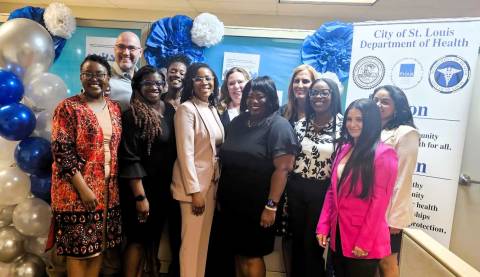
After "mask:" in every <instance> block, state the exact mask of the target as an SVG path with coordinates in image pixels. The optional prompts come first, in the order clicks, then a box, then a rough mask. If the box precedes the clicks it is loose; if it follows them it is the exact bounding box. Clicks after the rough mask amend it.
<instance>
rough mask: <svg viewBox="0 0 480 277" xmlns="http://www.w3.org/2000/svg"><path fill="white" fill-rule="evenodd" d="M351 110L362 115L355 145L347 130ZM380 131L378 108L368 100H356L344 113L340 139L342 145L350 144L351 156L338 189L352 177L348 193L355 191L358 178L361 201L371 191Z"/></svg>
mask: <svg viewBox="0 0 480 277" xmlns="http://www.w3.org/2000/svg"><path fill="white" fill-rule="evenodd" d="M352 109H357V110H359V111H360V112H361V113H362V123H363V127H362V132H361V134H360V137H359V138H358V140H357V143H355V141H354V139H353V137H352V136H350V134H349V133H348V130H347V122H348V113H349V111H350V110H352ZM381 131H382V127H381V120H380V110H379V108H378V106H377V105H376V104H375V102H373V101H372V100H370V99H366V98H363V99H358V100H355V101H353V102H352V103H351V104H350V105H349V106H348V108H347V110H346V111H345V118H344V120H343V124H342V130H341V138H342V142H341V145H343V144H350V145H352V147H353V151H352V155H351V156H350V159H348V162H347V164H346V165H345V168H344V170H343V172H342V176H341V177H340V181H339V182H338V184H339V185H338V188H340V186H342V185H344V182H345V179H346V178H347V176H348V175H350V174H351V175H352V177H351V183H350V189H349V193H352V192H353V191H354V190H355V186H356V183H357V181H358V178H361V179H362V191H361V192H360V194H359V195H358V197H359V198H361V199H366V198H368V197H369V196H370V195H371V192H372V189H373V180H374V175H375V172H374V170H373V162H374V159H375V149H376V148H377V145H378V142H379V140H380V133H381Z"/></svg>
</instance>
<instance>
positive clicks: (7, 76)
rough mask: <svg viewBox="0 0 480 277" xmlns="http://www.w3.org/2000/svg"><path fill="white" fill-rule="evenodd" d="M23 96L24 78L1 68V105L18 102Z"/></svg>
mask: <svg viewBox="0 0 480 277" xmlns="http://www.w3.org/2000/svg"><path fill="white" fill-rule="evenodd" d="M22 97H23V84H22V80H20V78H18V77H17V76H16V75H15V74H13V73H12V72H9V71H6V70H3V69H0V106H4V105H8V104H11V103H18V102H20V100H22Z"/></svg>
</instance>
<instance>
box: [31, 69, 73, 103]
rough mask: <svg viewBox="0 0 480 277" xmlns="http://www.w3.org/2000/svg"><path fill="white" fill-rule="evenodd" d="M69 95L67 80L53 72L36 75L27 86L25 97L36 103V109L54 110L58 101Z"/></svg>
mask: <svg viewBox="0 0 480 277" xmlns="http://www.w3.org/2000/svg"><path fill="white" fill-rule="evenodd" d="M67 96H68V93H67V86H66V85H65V82H63V80H62V78H60V77H58V76H57V75H55V74H52V73H42V74H39V75H36V76H35V77H33V78H32V79H31V80H30V81H29V82H28V83H27V85H26V88H25V97H27V98H28V99H29V100H31V101H32V102H33V103H34V107H35V110H47V111H49V112H53V110H54V109H55V107H56V106H57V105H58V103H59V102H60V101H61V100H63V99H65V98H67Z"/></svg>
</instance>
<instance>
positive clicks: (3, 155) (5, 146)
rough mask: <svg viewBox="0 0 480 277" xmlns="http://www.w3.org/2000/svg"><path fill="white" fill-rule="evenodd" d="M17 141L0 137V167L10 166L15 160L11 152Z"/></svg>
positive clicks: (13, 150)
mask: <svg viewBox="0 0 480 277" xmlns="http://www.w3.org/2000/svg"><path fill="white" fill-rule="evenodd" d="M17 144H18V141H11V140H7V139H4V138H2V137H0V167H6V166H10V165H12V164H13V163H14V162H15V158H14V157H13V153H14V152H15V147H16V146H17Z"/></svg>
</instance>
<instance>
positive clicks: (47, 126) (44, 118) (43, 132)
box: [33, 110, 53, 141]
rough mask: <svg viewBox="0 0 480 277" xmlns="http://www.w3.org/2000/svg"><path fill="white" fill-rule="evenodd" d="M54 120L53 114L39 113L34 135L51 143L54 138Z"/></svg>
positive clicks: (47, 112) (48, 112)
mask: <svg viewBox="0 0 480 277" xmlns="http://www.w3.org/2000/svg"><path fill="white" fill-rule="evenodd" d="M52 119H53V114H52V112H50V111H47V110H45V111H41V112H39V113H38V114H37V124H36V125H35V130H34V131H33V135H34V136H37V137H42V138H44V139H46V140H48V141H50V140H51V136H52Z"/></svg>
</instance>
